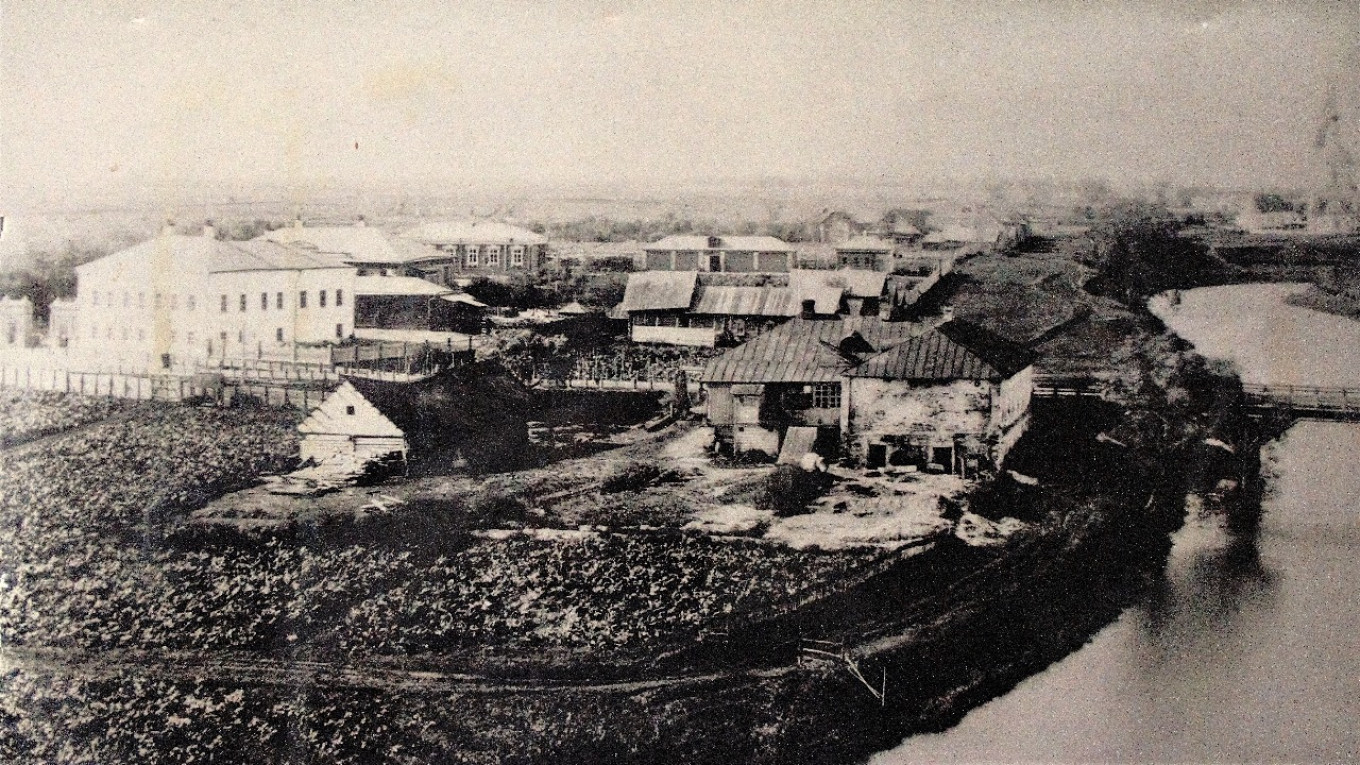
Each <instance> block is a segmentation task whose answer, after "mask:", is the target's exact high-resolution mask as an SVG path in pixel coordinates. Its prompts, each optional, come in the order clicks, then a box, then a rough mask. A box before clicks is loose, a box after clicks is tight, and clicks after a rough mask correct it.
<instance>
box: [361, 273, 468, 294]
mask: <svg viewBox="0 0 1360 765" xmlns="http://www.w3.org/2000/svg"><path fill="white" fill-rule="evenodd" d="M452 292H453V290H451V289H449V288H448V287H441V286H439V285H438V284H435V283H434V282H427V281H425V280H424V279H417V278H415V277H414V276H356V277H354V294H356V295H419V296H426V297H437V296H439V295H448V294H450V293H452Z"/></svg>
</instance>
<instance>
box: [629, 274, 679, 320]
mask: <svg viewBox="0 0 1360 765" xmlns="http://www.w3.org/2000/svg"><path fill="white" fill-rule="evenodd" d="M698 279H699V274H698V272H696V271H639V272H638V273H635V274H629V275H628V284H627V286H626V287H624V289H623V302H622V303H621V304H620V305H621V306H622V307H623V310H625V311H674V310H684V309H686V308H689V306H690V303H691V302H692V301H693V300H694V286H695V284H696V283H697V282H698Z"/></svg>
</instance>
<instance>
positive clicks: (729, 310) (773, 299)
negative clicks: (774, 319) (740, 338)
mask: <svg viewBox="0 0 1360 765" xmlns="http://www.w3.org/2000/svg"><path fill="white" fill-rule="evenodd" d="M799 310H800V309H799V305H798V301H796V300H794V293H793V291H792V290H790V289H788V288H787V287H721V286H719V287H700V288H699V297H698V299H697V300H696V301H695V302H694V308H693V309H691V310H690V313H696V314H713V315H718V316H797V315H798V312H799Z"/></svg>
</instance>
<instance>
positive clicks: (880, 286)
mask: <svg viewBox="0 0 1360 765" xmlns="http://www.w3.org/2000/svg"><path fill="white" fill-rule="evenodd" d="M915 281H916V280H912V279H908V278H906V277H900V278H899V277H894V276H889V275H887V274H884V273H882V272H877V271H863V270H857V269H841V270H837V271H823V270H805V269H795V270H793V271H790V272H788V273H786V274H785V273H770V274H752V273H746V274H738V273H707V272H699V271H640V272H638V273H633V274H629V275H628V284H627V286H626V288H625V290H624V298H623V302H622V303H621V304H620V309H621V310H622V311H623V312H625V313H627V314H628V317H629V327H630V338H631V339H632V340H633V342H638V343H664V344H671V345H693V346H704V347H710V348H711V347H714V346H717V345H731V344H736V343H741V342H745V341H746V340H749V339H750V338H752V337H756V336H757V335H760V334H763V333H764V332H768V331H770V330H771V329H773V328H774V327H776V326H778V325H780V324H782V323H784V322H786V321H788V320H789V319H791V318H793V317H795V316H802V317H804V318H812V317H816V316H820V317H823V318H827V317H831V316H836V315H845V316H889V315H891V314H892V313H893V311H894V310H896V309H898V308H905V307H906V306H907V305H910V303H911V302H915V300H916V299H917V298H919V294H918V293H915V292H912V290H911V286H912V285H913V284H915Z"/></svg>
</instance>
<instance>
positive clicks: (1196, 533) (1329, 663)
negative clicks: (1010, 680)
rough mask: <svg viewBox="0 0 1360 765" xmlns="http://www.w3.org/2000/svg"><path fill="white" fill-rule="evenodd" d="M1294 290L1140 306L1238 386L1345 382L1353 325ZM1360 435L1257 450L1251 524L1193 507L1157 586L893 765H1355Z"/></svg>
mask: <svg viewBox="0 0 1360 765" xmlns="http://www.w3.org/2000/svg"><path fill="white" fill-rule="evenodd" d="M1294 289H1298V287H1290V286H1287V285H1240V286H1231V287H1213V288H1207V289H1202V290H1193V291H1190V292H1187V293H1184V294H1183V296H1182V300H1181V303H1180V304H1179V305H1178V306H1171V305H1170V304H1169V303H1168V301H1165V300H1154V302H1153V304H1152V308H1153V310H1154V311H1155V312H1156V313H1157V314H1158V315H1159V316H1161V317H1162V318H1163V320H1164V321H1165V322H1166V323H1167V325H1168V326H1170V327H1171V328H1172V329H1173V330H1174V331H1175V332H1176V333H1177V334H1179V335H1181V336H1182V337H1184V338H1185V339H1187V340H1189V341H1190V342H1192V343H1194V344H1195V346H1196V347H1197V348H1198V349H1199V351H1200V352H1201V353H1203V354H1204V355H1206V356H1210V357H1215V358H1226V359H1231V360H1232V361H1234V362H1235V363H1236V364H1237V365H1238V368H1239V369H1240V371H1241V374H1242V377H1243V379H1244V380H1247V381H1249V382H1262V383H1295V384H1313V385H1340V384H1349V385H1352V386H1354V385H1357V384H1360V322H1354V321H1351V320H1348V319H1340V318H1338V317H1334V316H1330V315H1326V314H1321V313H1317V312H1313V311H1309V310H1306V309H1300V308H1294V307H1292V306H1288V305H1286V304H1284V303H1283V302H1282V300H1283V297H1284V296H1285V295H1287V294H1288V293H1289V292H1290V291H1292V290H1294ZM1358 455H1360V425H1354V424H1343V423H1324V422H1301V423H1299V424H1297V425H1295V426H1294V427H1293V428H1291V429H1290V430H1289V432H1288V433H1286V434H1285V436H1284V437H1283V438H1282V439H1281V440H1279V441H1278V442H1275V443H1274V444H1272V445H1271V446H1270V447H1269V448H1268V450H1267V453H1266V454H1264V455H1263V457H1264V464H1265V470H1266V471H1267V474H1268V488H1267V496H1266V498H1265V501H1264V503H1263V508H1264V514H1263V517H1262V523H1261V527H1260V529H1259V530H1258V531H1257V532H1256V534H1255V535H1254V536H1249V535H1239V534H1237V533H1235V532H1232V531H1229V530H1227V529H1226V528H1224V526H1223V524H1222V523H1221V522H1220V521H1219V520H1218V519H1217V518H1215V517H1200V515H1199V514H1198V513H1196V512H1194V511H1193V502H1192V503H1191V505H1192V511H1191V512H1190V513H1189V514H1188V517H1187V522H1186V525H1185V527H1184V528H1182V529H1181V530H1180V531H1179V532H1177V534H1176V535H1175V538H1174V545H1173V548H1172V551H1171V554H1170V556H1169V558H1168V560H1167V565H1166V571H1165V576H1164V577H1163V578H1162V580H1161V581H1160V582H1159V584H1158V586H1156V587H1154V588H1153V590H1152V592H1151V593H1150V594H1149V595H1148V596H1147V597H1146V598H1145V599H1144V601H1143V602H1141V603H1139V604H1137V605H1135V606H1133V607H1130V608H1128V609H1126V610H1125V611H1124V612H1123V613H1122V614H1121V615H1120V617H1119V618H1118V619H1117V620H1116V621H1115V622H1114V623H1112V624H1111V625H1110V626H1108V627H1106V628H1105V629H1104V630H1103V631H1101V632H1100V633H1099V634H1097V635H1096V636H1095V637H1094V638H1093V639H1092V640H1091V642H1089V643H1088V644H1087V645H1086V646H1085V647H1083V648H1082V649H1081V650H1079V651H1077V652H1075V653H1073V654H1071V655H1069V656H1068V657H1066V658H1065V659H1063V660H1062V661H1060V662H1058V663H1056V664H1054V665H1053V666H1051V667H1049V668H1048V669H1047V670H1045V671H1043V672H1041V673H1039V674H1037V675H1034V676H1032V677H1030V678H1028V679H1027V680H1025V681H1024V682H1022V683H1021V684H1020V685H1019V686H1017V687H1016V688H1015V689H1014V690H1012V691H1011V692H1010V693H1008V694H1006V695H1005V696H1002V697H1000V698H998V699H995V700H993V701H991V702H989V703H987V704H984V705H983V706H980V707H978V708H977V709H974V710H973V711H972V712H970V713H969V714H968V716H967V717H965V718H964V720H963V721H962V722H961V723H960V724H959V725H958V726H956V727H954V728H952V729H950V730H948V731H946V732H944V733H941V734H934V735H923V736H915V737H912V738H909V739H907V740H906V741H904V742H903V743H902V745H901V746H899V747H898V748H896V749H894V750H892V751H889V752H884V753H881V754H879V755H877V756H876V757H875V758H874V760H873V762H874V763H875V765H889V764H890V763H891V764H896V763H907V762H997V761H1005V762H1017V761H1026V762H1035V761H1042V762H1110V761H1137V762H1210V761H1213V762H1224V761H1230V762H1243V761H1254V762H1285V761H1287V762H1353V761H1357V760H1360V456H1358Z"/></svg>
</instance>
